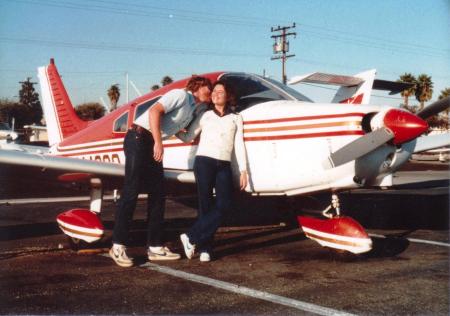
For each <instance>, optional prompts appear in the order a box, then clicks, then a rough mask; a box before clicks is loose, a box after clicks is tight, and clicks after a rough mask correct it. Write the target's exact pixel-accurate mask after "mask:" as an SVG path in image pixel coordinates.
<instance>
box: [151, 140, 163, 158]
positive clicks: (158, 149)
mask: <svg viewBox="0 0 450 316" xmlns="http://www.w3.org/2000/svg"><path fill="white" fill-rule="evenodd" d="M163 157H164V147H163V145H162V143H155V145H154V146H153V158H154V159H155V161H157V162H161V161H162V160H163Z"/></svg>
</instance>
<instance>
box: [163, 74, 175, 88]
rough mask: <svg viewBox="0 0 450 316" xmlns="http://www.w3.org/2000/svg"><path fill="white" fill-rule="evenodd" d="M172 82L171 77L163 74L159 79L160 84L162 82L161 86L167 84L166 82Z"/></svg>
mask: <svg viewBox="0 0 450 316" xmlns="http://www.w3.org/2000/svg"><path fill="white" fill-rule="evenodd" d="M172 82H173V79H172V78H170V77H169V76H164V77H163V78H162V79H161V84H162V86H163V87H164V86H167V85H168V84H171V83H172Z"/></svg>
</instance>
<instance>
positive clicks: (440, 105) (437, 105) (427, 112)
mask: <svg viewBox="0 0 450 316" xmlns="http://www.w3.org/2000/svg"><path fill="white" fill-rule="evenodd" d="M449 107H450V97H446V98H443V99H441V100H438V101H436V102H434V103H432V104H430V105H429V106H427V107H425V108H423V110H422V111H420V112H419V113H417V114H416V115H417V116H418V117H420V118H423V119H427V118H429V117H431V116H433V115H435V114H438V113H439V112H442V111H445V110H447V109H448V108H449Z"/></svg>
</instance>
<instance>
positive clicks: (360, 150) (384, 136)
mask: <svg viewBox="0 0 450 316" xmlns="http://www.w3.org/2000/svg"><path fill="white" fill-rule="evenodd" d="M393 138H394V133H392V131H390V130H389V129H388V128H385V127H383V128H379V129H377V130H375V131H373V132H370V133H368V134H366V135H364V136H362V137H360V138H358V139H356V140H354V141H352V142H351V143H348V144H347V145H345V146H344V147H342V148H339V149H338V150H337V151H336V152H334V153H332V154H331V155H330V156H329V157H328V159H327V160H325V161H324V162H323V163H322V166H323V167H324V168H325V169H331V168H335V167H338V166H340V165H343V164H345V163H347V162H349V161H352V160H355V159H357V158H359V157H361V156H364V155H365V154H367V153H369V152H371V151H372V150H375V149H377V148H378V147H380V146H381V145H383V144H385V143H387V142H388V141H390V140H391V139H393Z"/></svg>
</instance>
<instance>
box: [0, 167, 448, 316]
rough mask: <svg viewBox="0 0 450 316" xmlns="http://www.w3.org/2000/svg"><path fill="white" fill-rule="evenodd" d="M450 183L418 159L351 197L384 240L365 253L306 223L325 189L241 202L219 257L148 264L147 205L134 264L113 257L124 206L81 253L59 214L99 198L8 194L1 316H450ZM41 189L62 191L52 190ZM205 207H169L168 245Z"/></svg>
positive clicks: (106, 208) (108, 206)
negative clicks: (331, 244) (390, 181)
mask: <svg viewBox="0 0 450 316" xmlns="http://www.w3.org/2000/svg"><path fill="white" fill-rule="evenodd" d="M449 178H450V177H449V171H448V164H432V163H431V164H430V163H418V164H410V165H409V166H408V167H407V168H405V169H404V171H402V172H400V173H398V174H397V176H396V177H395V178H394V184H395V187H394V188H389V189H386V190H371V189H364V190H356V191H352V192H344V193H342V194H340V198H341V204H342V209H343V210H344V211H345V214H346V215H349V216H352V217H353V218H355V219H356V220H358V221H359V222H360V223H361V224H362V225H363V226H364V227H365V228H366V229H367V231H368V232H369V233H370V234H371V236H372V238H373V242H374V248H373V250H372V251H371V252H369V253H367V254H364V255H360V256H355V255H350V254H347V253H337V252H335V251H332V250H329V249H326V248H322V247H321V246H319V245H318V244H317V243H315V242H314V241H311V240H309V239H306V237H305V236H304V235H303V234H302V232H301V230H300V229H299V228H298V227H297V226H296V224H295V215H296V214H297V213H298V211H299V210H302V211H304V212H306V213H308V212H313V211H312V210H313V209H316V208H317V207H323V206H324V205H326V204H327V203H328V199H329V196H328V195H327V194H318V195H314V196H312V197H299V198H295V199H280V198H264V199H261V198H258V199H256V198H242V197H241V198H239V205H238V206H237V207H236V209H235V210H234V211H233V212H232V213H230V214H229V215H228V216H227V218H226V220H225V223H224V225H223V227H221V228H220V230H219V232H218V233H217V236H216V241H215V253H214V260H213V261H211V262H209V263H201V262H199V260H198V257H196V258H194V259H192V260H187V259H186V258H183V259H182V260H179V261H175V262H160V263H154V262H153V263H148V261H147V260H146V257H145V250H144V245H145V220H144V219H145V214H144V209H145V202H144V201H140V202H139V206H138V210H137V212H136V214H135V219H134V221H133V229H132V240H131V247H130V253H131V255H132V256H133V257H134V258H135V262H136V266H135V267H133V268H121V267H118V266H116V265H115V264H114V263H113V261H112V260H111V259H110V258H108V257H107V256H104V254H105V251H106V250H107V248H108V247H109V246H110V242H111V241H110V238H111V229H112V225H113V222H112V220H113V212H114V209H115V204H114V201H112V200H107V201H105V202H104V205H103V212H102V219H103V221H104V224H105V227H106V229H107V232H106V236H105V237H104V239H103V240H102V241H101V242H100V243H99V244H97V245H96V248H97V249H92V247H90V248H91V249H88V250H86V246H85V245H81V246H80V247H81V250H79V251H75V250H73V249H71V248H70V244H69V243H68V241H67V239H66V238H65V237H64V235H62V233H61V232H60V231H59V228H58V227H57V225H56V223H55V220H54V219H55V217H56V215H57V214H59V213H60V212H62V211H64V210H67V209H71V208H75V207H87V206H88V202H87V201H69V202H67V201H66V202H49V201H48V200H40V199H38V198H35V197H33V200H32V202H31V201H25V203H23V204H22V203H20V201H16V200H14V199H13V198H18V197H20V196H19V195H18V196H14V197H11V196H5V195H3V196H2V195H1V191H0V200H1V201H0V262H1V265H0V314H27V315H28V314H58V315H59V314H127V315H128V314H183V315H189V314H225V315H228V314H230V315H274V314H277V315H310V314H311V315H312V314H319V315H332V314H358V315H448V314H449V311H450V309H449V306H450V305H449V247H450V244H449ZM15 185H16V187H20V185H19V184H17V183H16V184H15ZM27 185H29V183H27ZM22 187H23V188H25V186H23V184H22ZM45 191H46V192H45ZM34 192H39V197H46V196H56V195H58V194H57V193H58V192H57V191H55V190H54V189H50V187H45V186H44V187H42V186H40V187H39V188H35V190H34ZM45 193H48V194H45ZM64 193H66V191H64ZM78 193H79V192H78ZM30 195H31V196H33V194H32V192H30ZM21 197H23V198H25V197H27V196H26V195H22V196H21ZM7 201H9V202H8V203H7ZM195 208H196V198H195V195H191V194H185V195H183V196H181V195H177V196H176V197H175V196H172V197H171V198H170V199H169V200H168V202H167V212H166V240H167V245H168V246H169V247H171V248H172V249H173V250H175V251H179V252H180V251H181V245H180V243H179V241H178V236H179V234H180V233H182V232H185V231H186V229H187V228H188V227H189V225H190V224H191V223H192V221H193V218H194V217H195Z"/></svg>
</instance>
